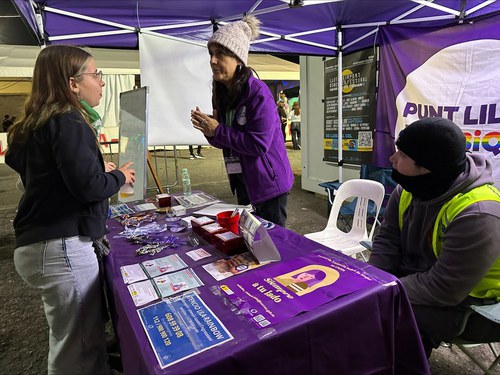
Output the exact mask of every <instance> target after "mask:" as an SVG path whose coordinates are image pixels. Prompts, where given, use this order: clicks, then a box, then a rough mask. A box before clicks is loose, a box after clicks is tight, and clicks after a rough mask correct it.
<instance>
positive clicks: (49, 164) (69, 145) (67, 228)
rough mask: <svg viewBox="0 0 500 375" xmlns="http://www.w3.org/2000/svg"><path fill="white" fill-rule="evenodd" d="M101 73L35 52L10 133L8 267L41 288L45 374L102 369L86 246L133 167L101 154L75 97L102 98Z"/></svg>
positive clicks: (96, 294)
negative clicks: (13, 196)
mask: <svg viewBox="0 0 500 375" xmlns="http://www.w3.org/2000/svg"><path fill="white" fill-rule="evenodd" d="M101 78H102V75H101V72H100V71H98V70H97V68H96V63H95V61H94V59H93V58H92V56H91V55H90V54H89V53H87V52H86V51H84V50H82V49H80V48H77V47H73V46H64V45H55V46H49V47H46V48H45V49H43V50H42V51H41V52H40V54H39V55H38V58H37V60H36V63H35V68H34V72H33V85H32V90H31V94H30V96H29V99H28V102H27V104H26V106H25V113H24V117H23V119H22V120H21V121H19V122H17V123H16V124H15V125H14V126H13V127H12V128H11V129H10V131H9V136H8V141H9V142H8V143H9V146H8V150H7V153H6V157H5V161H6V163H7V164H8V165H9V166H10V167H11V168H13V169H14V170H15V171H16V172H18V173H19V174H20V176H21V180H22V182H23V185H24V188H25V191H24V194H23V196H22V198H21V201H20V203H19V208H18V212H17V215H16V217H15V220H14V228H15V235H16V249H15V252H14V264H15V267H16V270H17V272H18V273H19V275H20V276H21V277H22V278H23V280H24V281H25V282H26V283H27V284H28V285H30V286H31V287H33V288H36V289H37V290H39V291H40V293H41V295H42V300H43V304H44V309H45V316H46V318H47V323H48V325H49V329H50V330H49V356H48V373H49V374H103V373H107V372H108V370H109V369H108V368H107V364H106V361H107V355H106V345H105V340H104V318H105V317H104V316H103V315H104V314H103V312H104V311H105V310H104V307H103V303H104V301H103V298H102V297H103V296H102V293H101V290H102V288H101V284H100V280H99V267H98V260H97V256H96V254H95V252H94V248H93V242H94V241H96V242H99V240H100V239H101V238H102V237H103V236H104V234H105V233H106V228H105V223H106V219H107V216H108V208H109V207H108V198H109V197H111V196H112V195H114V194H116V193H117V192H118V190H119V188H120V186H122V185H123V184H124V183H133V182H134V180H135V172H134V170H132V169H130V165H131V164H132V163H127V164H125V165H124V166H122V167H121V168H120V169H119V170H114V171H111V172H109V173H105V171H104V160H103V157H102V154H101V152H100V149H99V144H98V141H97V138H96V133H95V130H94V129H93V128H92V126H91V124H90V120H89V115H88V114H87V112H86V110H85V108H84V106H83V105H82V104H81V102H80V101H81V100H84V101H85V102H87V103H88V104H89V105H90V106H91V107H95V106H97V105H98V104H99V101H100V98H101V96H102V87H103V85H104V82H103V81H102V79H101Z"/></svg>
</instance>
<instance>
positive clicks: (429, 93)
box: [375, 15, 500, 186]
mask: <svg viewBox="0 0 500 375" xmlns="http://www.w3.org/2000/svg"><path fill="white" fill-rule="evenodd" d="M499 23H500V15H496V16H491V17H487V18H484V19H481V20H477V22H470V23H469V22H467V23H462V24H457V25H454V26H450V27H441V28H418V29H417V28H412V27H405V26H392V25H391V26H388V27H383V28H381V34H380V38H381V48H380V86H379V92H378V101H377V131H376V133H375V134H376V137H375V147H376V148H377V152H376V158H377V160H376V165H378V166H389V165H390V163H389V160H388V158H389V156H390V155H391V153H392V152H393V150H394V140H395V139H396V138H397V136H398V134H399V132H400V131H401V130H402V129H403V128H404V127H405V126H407V125H409V124H411V123H412V122H414V121H416V120H418V119H420V118H423V117H445V118H448V119H450V120H452V121H453V122H455V123H456V124H457V125H459V126H460V127H461V128H462V130H463V132H464V134H465V136H466V139H467V149H468V150H469V151H471V152H481V153H484V154H487V155H488V156H490V158H491V160H492V162H493V165H494V179H495V184H496V185H497V186H500V85H498V84H496V82H498V81H499V80H500V64H499V63H498V59H499V58H500V52H499V51H500V27H498V25H499ZM443 147H447V146H446V145H443Z"/></svg>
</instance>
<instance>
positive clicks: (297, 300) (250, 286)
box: [220, 251, 378, 328]
mask: <svg viewBox="0 0 500 375" xmlns="http://www.w3.org/2000/svg"><path fill="white" fill-rule="evenodd" d="M376 284H378V282H377V281H376V280H374V279H372V278H371V277H370V275H368V274H367V273H366V272H365V271H363V270H362V269H360V268H357V267H355V266H353V265H350V264H347V263H345V262H343V261H342V260H340V259H337V257H336V256H335V254H333V253H331V252H323V251H317V252H314V253H311V254H309V255H306V256H303V257H300V258H295V259H292V260H289V261H286V262H282V263H276V264H273V265H271V266H268V267H266V268H265V269H255V270H252V272H248V273H245V274H243V275H240V276H239V277H237V278H229V279H227V280H226V281H225V282H224V284H222V285H221V286H220V287H221V289H222V291H224V292H225V294H226V295H227V297H228V298H229V299H230V300H231V301H232V302H233V303H234V304H235V305H236V306H237V307H238V308H239V309H240V311H241V312H242V313H243V314H244V315H245V316H246V317H247V318H248V319H249V320H251V321H252V322H253V323H254V324H255V325H257V326H258V327H259V328H263V327H266V326H269V325H272V324H276V323H279V322H281V321H284V320H287V319H289V318H291V317H293V316H295V315H297V314H299V313H301V312H304V311H309V310H312V309H314V308H316V307H318V306H320V305H322V304H324V303H327V302H330V301H332V300H334V299H336V298H339V297H341V296H344V295H346V294H349V293H353V292H355V291H358V290H360V289H364V288H368V287H370V286H373V285H376Z"/></svg>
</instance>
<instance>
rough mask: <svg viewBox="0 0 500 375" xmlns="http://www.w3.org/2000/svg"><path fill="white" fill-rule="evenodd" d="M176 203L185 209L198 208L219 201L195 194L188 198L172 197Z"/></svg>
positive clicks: (208, 196) (204, 194)
mask: <svg viewBox="0 0 500 375" xmlns="http://www.w3.org/2000/svg"><path fill="white" fill-rule="evenodd" d="M174 198H175V199H176V200H177V202H178V203H179V204H180V205H181V206H183V207H185V208H198V207H203V206H206V205H208V204H213V203H216V202H219V200H218V199H217V198H215V197H212V196H211V195H208V194H206V193H195V194H191V195H188V196H186V197H185V196H183V195H178V194H176V195H174Z"/></svg>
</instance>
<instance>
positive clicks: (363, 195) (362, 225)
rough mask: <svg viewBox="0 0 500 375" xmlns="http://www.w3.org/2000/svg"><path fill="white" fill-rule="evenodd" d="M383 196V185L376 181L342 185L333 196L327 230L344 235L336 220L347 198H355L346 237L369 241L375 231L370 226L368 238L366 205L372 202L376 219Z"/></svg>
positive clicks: (360, 180) (362, 180)
mask: <svg viewBox="0 0 500 375" xmlns="http://www.w3.org/2000/svg"><path fill="white" fill-rule="evenodd" d="M384 194H385V189H384V185H382V184H381V183H380V182H377V181H372V180H365V179H360V178H358V179H353V180H348V181H346V182H344V183H342V185H340V187H339V189H338V190H337V192H336V194H335V200H334V201H333V205H332V210H331V211H330V216H329V217H328V223H327V228H328V230H332V231H334V232H336V233H339V234H345V233H344V232H343V231H341V230H340V229H339V227H338V225H337V220H338V218H339V214H340V210H341V208H342V203H343V202H344V201H346V200H348V199H349V198H355V199H356V208H355V210H354V215H353V218H352V226H351V229H350V231H349V232H348V235H349V236H350V237H354V238H357V239H359V240H361V239H370V240H371V238H372V237H373V232H374V230H375V225H372V229H371V231H370V235H369V236H368V235H367V231H366V226H367V225H366V219H367V212H368V204H369V201H373V202H374V203H375V206H376V215H375V217H377V216H378V214H379V212H380V208H381V207H382V202H383V200H384ZM340 232H341V233H340Z"/></svg>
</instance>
